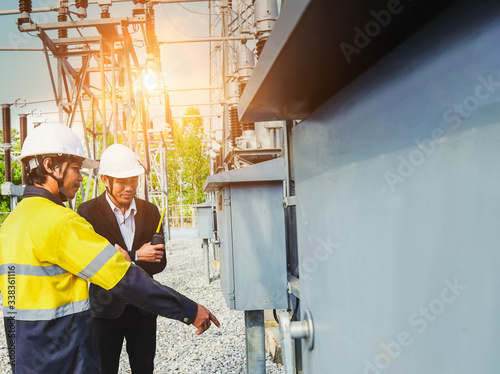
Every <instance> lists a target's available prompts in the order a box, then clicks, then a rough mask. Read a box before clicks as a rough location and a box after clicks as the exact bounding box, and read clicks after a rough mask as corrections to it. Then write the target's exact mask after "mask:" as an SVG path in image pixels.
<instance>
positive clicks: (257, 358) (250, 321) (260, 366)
mask: <svg viewBox="0 0 500 374" xmlns="http://www.w3.org/2000/svg"><path fill="white" fill-rule="evenodd" d="M264 333H265V331H264V311H263V310H246V311H245V338H246V354H247V373H252V374H266V347H265V335H264Z"/></svg>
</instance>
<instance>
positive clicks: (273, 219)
mask: <svg viewBox="0 0 500 374" xmlns="http://www.w3.org/2000/svg"><path fill="white" fill-rule="evenodd" d="M283 170H284V165H283V162H282V160H281V159H276V160H272V161H267V162H263V163H260V164H256V165H253V166H250V167H246V168H242V169H237V170H233V171H229V172H225V173H220V174H216V175H212V176H210V177H209V178H208V179H207V182H206V184H205V191H206V192H211V191H213V192H216V210H217V223H218V234H219V240H220V262H221V288H222V292H223V294H224V297H225V298H226V301H227V303H228V306H229V307H230V308H231V309H236V310H245V311H247V310H266V309H275V308H286V307H287V306H288V297H287V289H286V249H285V220H284V213H283V178H284V175H283V173H284V171H283Z"/></svg>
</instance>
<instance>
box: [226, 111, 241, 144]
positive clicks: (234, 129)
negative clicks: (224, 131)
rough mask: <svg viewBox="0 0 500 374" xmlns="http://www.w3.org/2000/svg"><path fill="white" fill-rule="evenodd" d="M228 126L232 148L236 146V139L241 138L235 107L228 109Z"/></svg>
mask: <svg viewBox="0 0 500 374" xmlns="http://www.w3.org/2000/svg"><path fill="white" fill-rule="evenodd" d="M229 124H230V130H231V132H230V135H229V139H230V140H231V143H232V145H233V146H235V145H236V138H239V137H240V136H241V124H240V121H238V109H237V108H236V107H230V108H229Z"/></svg>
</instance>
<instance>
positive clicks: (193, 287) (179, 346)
mask: <svg viewBox="0 0 500 374" xmlns="http://www.w3.org/2000/svg"><path fill="white" fill-rule="evenodd" d="M168 252H169V253H168V254H167V256H168V257H167V261H168V262H167V268H166V269H165V270H164V271H163V272H162V273H161V274H158V275H156V276H155V279H156V280H157V281H159V282H160V283H162V284H165V285H168V286H170V287H172V288H174V289H175V290H177V291H179V292H181V293H183V294H184V295H186V296H188V297H189V298H191V299H193V300H195V301H196V302H198V303H200V304H202V305H204V306H206V307H207V308H208V309H210V311H211V312H212V313H213V314H214V315H215V316H216V317H217V319H218V320H219V321H220V323H221V328H220V329H218V328H217V327H215V326H212V327H211V328H210V329H209V330H208V331H206V332H205V333H204V334H203V335H201V336H198V335H196V334H195V331H196V330H195V328H194V327H193V326H186V325H184V324H183V323H180V322H178V321H173V320H170V319H167V318H162V317H159V318H158V332H157V347H156V359H155V374H167V373H185V374H198V373H199V374H205V373H216V374H226V373H231V374H233V373H245V372H246V365H245V323H244V318H243V312H241V311H234V310H229V309H228V307H227V304H226V302H225V300H224V297H223V295H222V292H221V290H220V279H219V278H218V274H214V268H213V266H212V264H213V262H211V275H212V282H211V283H210V285H206V284H205V282H204V277H203V258H202V250H201V240H199V239H174V240H172V242H171V244H170V248H169V250H168ZM124 346H125V345H124ZM6 351H7V347H6V343H5V336H4V331H3V328H0V373H10V371H9V367H8V364H7V354H6ZM127 373H130V367H129V364H128V357H127V355H126V352H125V349H124V350H123V352H122V357H121V362H120V371H119V374H127ZM266 373H271V374H282V373H284V370H283V367H282V366H278V365H276V364H275V363H274V362H272V361H271V359H270V357H269V355H267V363H266Z"/></svg>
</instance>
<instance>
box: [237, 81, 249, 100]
mask: <svg viewBox="0 0 500 374" xmlns="http://www.w3.org/2000/svg"><path fill="white" fill-rule="evenodd" d="M246 86H247V82H240V85H239V87H238V89H239V92H240V97H241V95H242V94H243V91H244V90H245V87H246Z"/></svg>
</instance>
